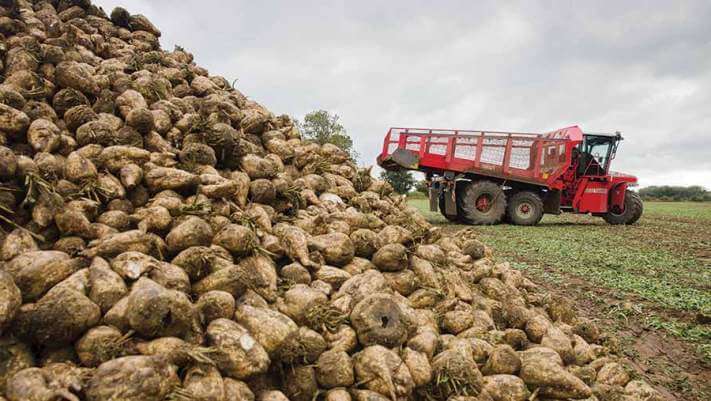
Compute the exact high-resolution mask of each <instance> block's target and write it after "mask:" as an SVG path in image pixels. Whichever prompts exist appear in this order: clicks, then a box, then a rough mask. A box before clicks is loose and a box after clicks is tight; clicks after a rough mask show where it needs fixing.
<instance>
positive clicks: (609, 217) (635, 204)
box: [602, 189, 644, 225]
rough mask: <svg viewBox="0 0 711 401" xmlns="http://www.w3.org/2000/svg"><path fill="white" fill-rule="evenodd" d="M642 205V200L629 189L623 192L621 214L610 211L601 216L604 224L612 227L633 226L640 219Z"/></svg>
mask: <svg viewBox="0 0 711 401" xmlns="http://www.w3.org/2000/svg"><path fill="white" fill-rule="evenodd" d="M643 211H644V205H643V204H642V198H640V197H639V194H637V193H636V192H634V191H630V190H629V189H628V190H627V192H625V210H623V211H622V212H621V213H618V212H615V211H612V210H610V211H609V212H607V213H606V214H604V215H603V216H602V218H603V219H605V221H606V222H608V223H609V224H612V225H621V224H628V225H629V224H634V223H636V222H637V220H639V218H640V217H642V212H643Z"/></svg>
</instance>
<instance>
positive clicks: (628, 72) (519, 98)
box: [95, 0, 711, 188]
mask: <svg viewBox="0 0 711 401" xmlns="http://www.w3.org/2000/svg"><path fill="white" fill-rule="evenodd" d="M95 2H96V3H97V4H99V5H101V6H102V7H104V8H105V9H106V10H107V12H110V11H111V9H112V8H113V7H114V6H116V5H122V6H124V7H125V8H127V9H128V10H129V11H130V12H132V13H140V14H144V15H146V16H148V17H149V18H150V19H151V21H153V22H154V23H155V24H156V25H157V26H158V27H159V28H160V29H161V30H162V31H163V37H162V38H161V42H162V44H163V47H164V48H167V49H172V48H173V46H174V45H176V44H177V45H180V46H183V47H184V48H186V49H187V50H189V51H191V52H192V53H193V54H194V55H195V57H196V60H197V62H198V63H199V64H200V65H202V66H204V67H206V68H208V69H209V70H210V72H211V73H212V74H216V75H222V76H225V77H226V78H227V79H229V80H230V81H232V80H234V79H237V84H236V86H237V87H238V88H239V89H240V90H241V91H242V92H243V93H245V94H246V95H248V96H250V97H251V98H253V99H255V100H257V101H259V102H261V103H262V104H264V105H266V106H267V107H268V108H269V109H270V110H272V111H273V112H274V113H276V114H289V115H292V116H295V117H299V118H300V117H302V116H303V115H304V114H306V113H307V112H309V111H312V110H315V109H325V110H329V111H332V112H335V113H337V114H338V115H339V116H341V120H342V123H343V125H344V126H345V127H346V128H347V130H348V132H349V133H350V134H351V136H352V137H353V139H354V142H355V145H356V148H357V151H358V152H359V153H360V154H361V155H362V160H361V163H363V164H372V163H373V162H374V159H375V156H376V155H377V153H378V151H379V149H380V146H381V144H382V138H383V136H384V134H385V132H386V131H387V128H388V127H390V126H424V127H438V128H460V129H488V130H511V131H516V130H519V131H529V132H530V131H533V132H538V131H548V130H553V129H556V128H560V127H564V126H567V125H572V124H578V125H580V126H581V127H582V128H583V129H584V130H588V131H598V132H600V131H609V132H612V131H621V132H623V134H624V136H625V141H624V142H623V144H622V146H621V149H620V151H619V152H618V158H617V160H616V161H615V163H614V164H613V166H614V168H615V169H616V170H618V171H624V172H628V173H632V174H635V175H637V176H638V177H640V180H641V184H642V185H643V186H646V185H661V184H672V185H692V184H700V185H704V186H706V187H708V188H711V24H710V23H709V17H711V2H709V1H703V0H702V1H625V2H619V1H595V2H582V1H563V0H560V1H525V2H524V1H521V2H514V1H491V2H487V1H476V2H474V1H437V2H434V1H427V2H426V1H412V0H409V1H405V0H391V1H387V2H385V1H366V0H361V1H333V0H323V1H312V0H300V1H286V0H284V1H269V0H262V1H241V0H239V1H235V0H231V1H227V0H224V1H218V0H200V1H198V0H183V1H174V0H99V1H95Z"/></svg>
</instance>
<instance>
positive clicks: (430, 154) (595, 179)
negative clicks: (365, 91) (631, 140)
mask: <svg viewBox="0 0 711 401" xmlns="http://www.w3.org/2000/svg"><path fill="white" fill-rule="evenodd" d="M621 140H622V136H621V135H620V133H615V134H602V133H583V131H581V129H580V128H579V127H577V126H572V127H567V128H563V129H559V130H557V131H553V132H549V133H545V134H535V133H514V132H495V131H465V130H446V129H422V128H391V129H390V130H389V131H388V133H387V135H386V136H385V141H384V144H383V150H382V152H381V154H380V155H379V156H378V164H379V165H380V166H381V167H383V168H385V169H388V170H402V169H406V170H415V171H421V172H423V173H425V176H426V179H427V183H428V186H429V188H430V208H431V209H432V210H433V211H437V209H439V210H440V211H441V212H442V214H443V215H444V216H445V217H446V218H447V219H449V220H453V221H462V222H465V223H468V224H495V223H498V222H500V221H502V220H506V221H509V222H511V223H514V224H520V225H535V224H537V223H538V222H539V221H540V220H541V218H542V217H543V214H544V213H552V214H560V213H561V212H563V211H566V212H574V213H586V214H587V213H589V214H593V215H595V216H600V217H603V218H604V219H605V220H606V221H607V222H608V223H610V224H633V223H635V222H636V221H637V220H639V218H640V217H641V215H642V209H643V206H642V201H641V199H640V198H639V195H638V194H637V193H636V192H633V191H631V190H629V188H630V187H633V186H636V185H637V178H636V177H634V176H631V175H627V174H621V173H616V172H612V171H610V163H611V161H612V160H613V159H614V158H615V154H616V152H617V147H618V145H619V143H620V141H621Z"/></svg>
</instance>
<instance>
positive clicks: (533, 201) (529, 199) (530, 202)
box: [506, 191, 543, 226]
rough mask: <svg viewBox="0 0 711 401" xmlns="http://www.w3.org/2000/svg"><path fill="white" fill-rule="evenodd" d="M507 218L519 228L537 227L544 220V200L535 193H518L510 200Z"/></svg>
mask: <svg viewBox="0 0 711 401" xmlns="http://www.w3.org/2000/svg"><path fill="white" fill-rule="evenodd" d="M506 216H507V218H508V220H509V221H510V222H511V223H512V224H515V225H517V226H535V225H536V224H538V222H540V221H541V219H542V218H543V200H542V199H541V197H540V196H538V194H537V193H535V192H531V191H521V192H517V193H515V194H514V195H512V196H511V197H510V198H509V200H508V206H507V207H506Z"/></svg>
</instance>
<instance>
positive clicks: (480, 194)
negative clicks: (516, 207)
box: [457, 181, 506, 225]
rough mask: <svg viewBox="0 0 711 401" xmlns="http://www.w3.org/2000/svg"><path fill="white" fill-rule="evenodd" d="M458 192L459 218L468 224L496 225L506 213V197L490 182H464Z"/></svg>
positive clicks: (497, 186) (499, 188) (498, 187)
mask: <svg viewBox="0 0 711 401" xmlns="http://www.w3.org/2000/svg"><path fill="white" fill-rule="evenodd" d="M457 190H458V201H459V210H460V217H461V218H462V220H464V221H465V222H466V223H468V224H474V225H489V224H496V223H498V222H500V221H501V218H502V217H503V216H504V213H505V212H506V196H505V195H504V191H503V190H502V189H501V187H500V186H499V185H497V184H496V183H493V182H491V181H476V182H466V183H464V184H463V185H462V187H461V189H460V188H457Z"/></svg>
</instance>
